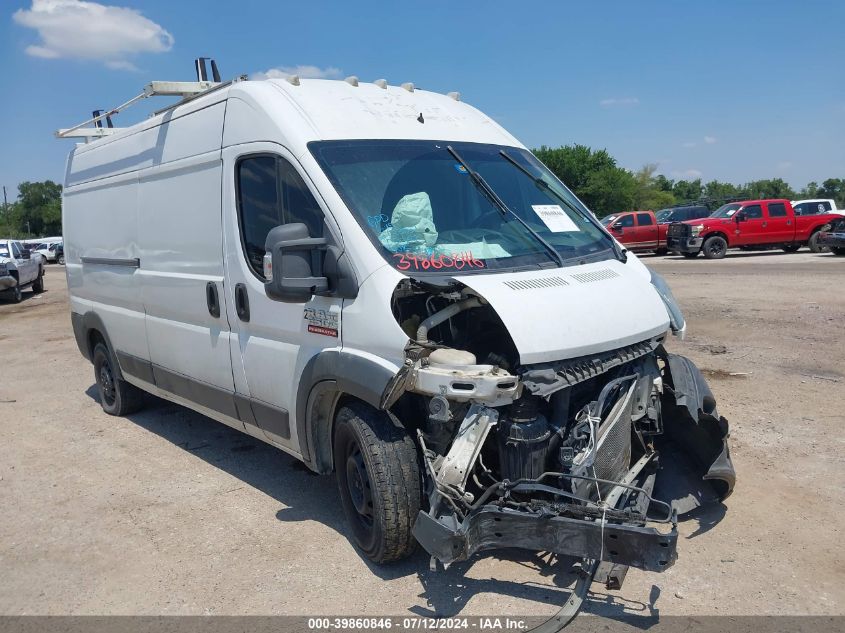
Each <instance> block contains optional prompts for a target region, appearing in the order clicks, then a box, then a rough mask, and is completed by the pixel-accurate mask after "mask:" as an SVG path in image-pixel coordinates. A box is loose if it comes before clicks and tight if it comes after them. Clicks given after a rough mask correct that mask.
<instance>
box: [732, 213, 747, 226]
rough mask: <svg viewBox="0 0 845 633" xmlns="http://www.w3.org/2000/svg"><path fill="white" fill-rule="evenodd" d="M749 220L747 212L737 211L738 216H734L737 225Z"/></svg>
mask: <svg viewBox="0 0 845 633" xmlns="http://www.w3.org/2000/svg"><path fill="white" fill-rule="evenodd" d="M747 219H748V218H747V217H746V215H745V211H737V212H736V215H735V216H734V220H735V221H736V223H737V224H739V223H740V222H745V221H746V220H747Z"/></svg>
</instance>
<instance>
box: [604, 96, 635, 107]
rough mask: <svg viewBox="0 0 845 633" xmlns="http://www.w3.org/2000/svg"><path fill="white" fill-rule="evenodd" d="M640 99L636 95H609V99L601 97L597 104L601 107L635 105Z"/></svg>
mask: <svg viewBox="0 0 845 633" xmlns="http://www.w3.org/2000/svg"><path fill="white" fill-rule="evenodd" d="M639 104H640V100H639V99H638V98H637V97H611V98H610V99H602V100H601V101H599V105H600V106H601V107H602V108H613V107H617V106H635V105H639Z"/></svg>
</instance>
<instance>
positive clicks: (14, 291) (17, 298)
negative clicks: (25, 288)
mask: <svg viewBox="0 0 845 633" xmlns="http://www.w3.org/2000/svg"><path fill="white" fill-rule="evenodd" d="M7 292H8V294H7V295H6V296H7V297H9V299H10V301H11V302H12V303H20V302H21V301H23V294H22V293H21V287H20V286H19V285H17V284H16V285H15V287H14V288H9V290H7Z"/></svg>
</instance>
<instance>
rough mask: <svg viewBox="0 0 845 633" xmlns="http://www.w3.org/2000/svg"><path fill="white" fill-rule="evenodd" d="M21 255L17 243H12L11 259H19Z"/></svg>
mask: <svg viewBox="0 0 845 633" xmlns="http://www.w3.org/2000/svg"><path fill="white" fill-rule="evenodd" d="M21 256H22V253H21V248H20V246H18V243H17V242H12V257H14V258H15V259H21Z"/></svg>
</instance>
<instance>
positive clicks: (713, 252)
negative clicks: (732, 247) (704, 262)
mask: <svg viewBox="0 0 845 633" xmlns="http://www.w3.org/2000/svg"><path fill="white" fill-rule="evenodd" d="M701 250H703V251H704V257H706V258H707V259H722V258H723V257H724V256H725V254H726V253H727V252H728V242H727V241H726V240H725V238H724V237H720V236H719V235H711V236H710V237H708V238H707V239H706V240H704V245H703V246H702V247H701Z"/></svg>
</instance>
